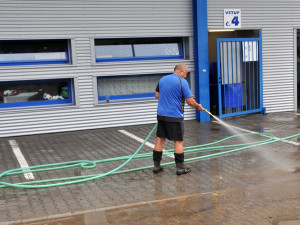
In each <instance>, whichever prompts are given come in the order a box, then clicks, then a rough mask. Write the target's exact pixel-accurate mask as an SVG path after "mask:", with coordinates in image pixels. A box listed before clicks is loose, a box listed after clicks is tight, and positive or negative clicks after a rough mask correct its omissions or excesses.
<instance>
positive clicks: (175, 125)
mask: <svg viewBox="0 0 300 225" xmlns="http://www.w3.org/2000/svg"><path fill="white" fill-rule="evenodd" d="M183 133H184V132H183V121H181V122H168V121H164V120H158V126H157V131H156V136H157V137H159V138H167V139H168V140H171V141H183Z"/></svg>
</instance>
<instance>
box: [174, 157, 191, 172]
mask: <svg viewBox="0 0 300 225" xmlns="http://www.w3.org/2000/svg"><path fill="white" fill-rule="evenodd" d="M174 156H175V162H176V174H177V175H182V174H187V173H190V172H191V169H190V168H188V167H185V166H184V164H183V162H184V153H181V154H177V153H174Z"/></svg>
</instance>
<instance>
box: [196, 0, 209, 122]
mask: <svg viewBox="0 0 300 225" xmlns="http://www.w3.org/2000/svg"><path fill="white" fill-rule="evenodd" d="M193 18H194V57H195V58H194V60H195V86H196V101H197V102H198V103H200V104H202V106H203V107H204V108H206V109H208V110H210V95H209V94H210V93H209V58H208V29H207V0H193ZM196 119H197V120H199V121H200V122H209V121H210V116H209V115H208V114H207V113H205V112H199V111H196Z"/></svg>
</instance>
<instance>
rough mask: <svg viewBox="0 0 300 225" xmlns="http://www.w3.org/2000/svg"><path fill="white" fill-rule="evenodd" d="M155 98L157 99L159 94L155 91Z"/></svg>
mask: <svg viewBox="0 0 300 225" xmlns="http://www.w3.org/2000/svg"><path fill="white" fill-rule="evenodd" d="M155 98H156V99H159V92H157V91H156V92H155Z"/></svg>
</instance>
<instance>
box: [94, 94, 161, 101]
mask: <svg viewBox="0 0 300 225" xmlns="http://www.w3.org/2000/svg"><path fill="white" fill-rule="evenodd" d="M150 97H153V98H154V97H155V93H144V94H134V95H112V96H99V98H98V100H99V101H105V100H120V99H133V98H150Z"/></svg>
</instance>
